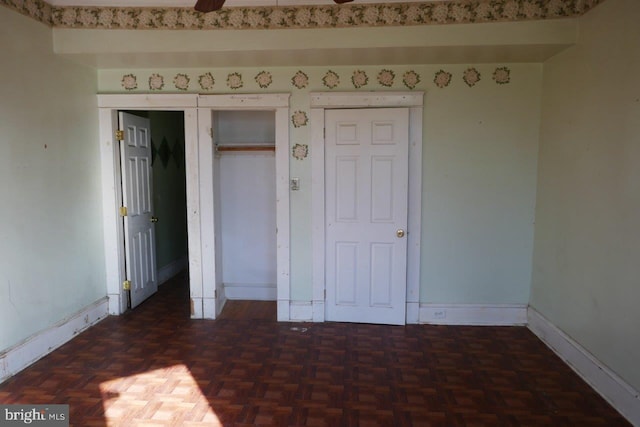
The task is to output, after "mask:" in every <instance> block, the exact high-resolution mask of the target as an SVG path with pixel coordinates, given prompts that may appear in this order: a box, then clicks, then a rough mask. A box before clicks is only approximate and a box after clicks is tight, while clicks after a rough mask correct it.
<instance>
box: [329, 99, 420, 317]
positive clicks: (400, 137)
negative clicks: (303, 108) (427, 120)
mask: <svg viewBox="0 0 640 427" xmlns="http://www.w3.org/2000/svg"><path fill="white" fill-rule="evenodd" d="M325 114H326V115H325V168H326V171H325V181H326V182H325V192H326V194H325V198H326V200H325V207H326V215H325V220H326V224H325V232H326V258H325V259H326V319H327V320H330V321H345V322H360V323H383V324H396V325H402V324H405V310H406V289H407V285H406V283H407V282H406V273H407V239H406V233H407V230H406V227H407V202H408V198H407V195H408V148H409V110H408V109H406V108H371V109H344V110H342V109H341V110H326V113H325Z"/></svg>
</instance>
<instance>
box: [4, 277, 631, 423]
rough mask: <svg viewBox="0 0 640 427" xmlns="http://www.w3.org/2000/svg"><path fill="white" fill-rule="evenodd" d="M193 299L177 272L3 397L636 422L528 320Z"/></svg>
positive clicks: (278, 413)
mask: <svg viewBox="0 0 640 427" xmlns="http://www.w3.org/2000/svg"><path fill="white" fill-rule="evenodd" d="M188 298H189V292H188V287H187V284H186V278H185V276H184V275H182V276H179V277H178V278H177V279H176V280H173V281H171V282H169V283H167V284H165V285H163V286H161V288H160V291H159V292H158V294H157V295H155V296H153V297H152V298H151V299H150V300H148V301H146V302H145V303H143V304H142V305H141V306H139V307H138V308H137V309H136V310H134V311H131V312H129V313H127V314H125V315H123V316H119V317H109V318H107V319H105V320H104V321H102V322H100V323H99V324H98V325H96V326H94V327H93V328H91V329H89V330H88V331H85V332H84V333H82V334H80V335H78V336H77V337H76V338H74V339H73V340H72V341H70V342H69V343H67V344H65V345H64V346H62V347H61V348H59V349H58V350H56V351H54V352H53V353H51V354H50V355H48V356H47V357H45V358H44V359H42V360H40V361H39V362H37V363H35V364H34V365H32V366H31V367H29V368H27V369H26V370H24V371H23V372H21V373H20V374H18V375H16V376H15V377H13V378H11V379H9V380H8V381H6V382H5V383H4V384H1V385H0V403H33V404H36V403H44V404H46V403H65V404H69V405H70V418H71V425H73V426H80V427H85V426H86V427H92V426H95V427H102V426H127V427H128V426H216V425H225V426H257V425H262V426H303V425H306V426H425V427H426V426H446V427H454V426H467V427H470V426H581V427H582V426H607V427H610V426H628V425H629V424H628V423H627V422H626V421H625V420H624V419H623V418H622V417H621V416H620V415H619V414H618V413H617V412H616V411H615V410H613V409H612V408H611V407H610V406H609V405H608V404H607V403H606V402H605V401H604V400H603V399H602V398H601V397H600V396H599V395H598V394H596V393H595V391H593V390H592V389H591V388H589V386H588V385H587V384H585V383H584V382H583V381H582V380H581V379H580V378H579V377H578V376H577V375H575V374H574V373H573V372H572V371H571V369H570V368H569V367H568V366H567V365H565V364H564V363H563V362H562V361H561V360H560V359H559V358H558V357H556V356H555V355H554V354H553V353H552V352H551V351H550V350H549V349H548V348H547V347H546V346H545V345H544V344H543V343H542V342H540V341H539V340H538V339H537V338H536V337H535V336H534V335H533V334H532V333H531V332H530V331H529V330H527V329H526V328H523V327H453V326H427V325H407V326H381V325H368V324H346V323H322V324H310V323H306V324H299V323H277V322H276V321H275V319H274V318H272V317H271V318H268V319H264V318H261V319H256V318H251V317H252V316H251V315H249V316H248V317H249V318H246V319H242V318H241V316H239V314H241V313H242V312H243V311H244V312H246V313H250V312H251V311H252V310H251V308H250V307H251V304H246V305H245V306H244V307H243V308H236V309H234V310H235V311H234V310H232V311H231V312H230V313H228V314H227V318H224V317H225V316H223V318H222V319H217V320H215V321H207V320H204V321H203V320H190V319H189V301H188ZM230 307H231V306H230ZM269 310H272V313H273V309H268V308H267V306H266V305H265V306H264V307H262V308H258V309H256V310H255V311H254V315H255V316H257V317H259V316H263V315H265V313H267V312H269ZM257 313H261V314H259V315H258V314H257Z"/></svg>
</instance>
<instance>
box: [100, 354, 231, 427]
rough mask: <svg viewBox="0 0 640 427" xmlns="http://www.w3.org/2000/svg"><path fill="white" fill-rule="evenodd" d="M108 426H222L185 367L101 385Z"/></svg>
mask: <svg viewBox="0 0 640 427" xmlns="http://www.w3.org/2000/svg"><path fill="white" fill-rule="evenodd" d="M100 392H101V393H102V403H103V407H104V417H105V421H106V424H107V426H125V425H126V426H208V427H212V426H222V423H221V422H220V420H219V419H218V417H217V416H216V414H215V412H214V411H213V409H212V408H211V406H210V404H209V401H208V400H207V398H206V397H205V396H204V395H203V394H202V392H201V391H200V387H199V385H198V382H197V381H196V380H195V379H194V378H193V375H192V374H191V372H190V371H189V368H187V367H186V366H185V365H183V364H179V365H173V366H168V367H165V368H160V369H155V370H150V371H147V372H143V373H140V374H135V375H131V376H127V377H121V378H116V379H113V380H109V381H104V382H102V383H100Z"/></svg>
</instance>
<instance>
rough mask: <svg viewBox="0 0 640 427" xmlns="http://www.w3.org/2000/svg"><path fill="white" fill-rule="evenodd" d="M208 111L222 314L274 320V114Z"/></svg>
mask: <svg viewBox="0 0 640 427" xmlns="http://www.w3.org/2000/svg"><path fill="white" fill-rule="evenodd" d="M211 113H212V139H213V155H214V156H213V157H214V158H213V163H214V164H213V171H214V177H213V181H214V218H215V236H216V251H215V254H216V262H215V264H216V266H217V267H216V275H217V276H218V277H217V280H216V282H217V283H218V284H219V286H218V291H219V292H220V291H221V292H222V294H223V296H224V301H225V303H224V308H223V311H222V317H228V316H229V314H230V313H233V316H234V317H241V318H242V317H245V318H249V317H251V318H254V317H255V316H256V315H260V316H264V317H265V320H266V319H267V318H269V319H270V318H272V319H273V320H275V318H276V303H275V301H276V300H277V226H276V220H277V215H276V199H277V198H276V157H275V146H276V113H275V111H273V110H271V111H265V110H256V111H253V110H231V111H226V110H214V111H212V112H211ZM258 301H260V302H259V303H258ZM267 301H268V303H267Z"/></svg>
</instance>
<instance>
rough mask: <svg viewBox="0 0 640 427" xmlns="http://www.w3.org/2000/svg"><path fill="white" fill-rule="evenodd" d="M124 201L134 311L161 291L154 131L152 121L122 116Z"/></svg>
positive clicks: (128, 268) (126, 115) (121, 148)
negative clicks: (152, 144) (153, 166)
mask: <svg viewBox="0 0 640 427" xmlns="http://www.w3.org/2000/svg"><path fill="white" fill-rule="evenodd" d="M119 120H120V129H121V130H123V131H124V135H123V137H124V140H123V141H121V142H120V144H121V145H120V153H121V165H122V199H123V205H124V206H125V207H126V215H125V216H124V237H125V259H126V274H127V280H128V281H129V282H130V286H131V308H134V307H136V306H137V305H139V304H140V303H141V302H142V301H144V300H145V299H147V298H149V296H151V295H152V294H154V293H155V292H156V291H157V290H158V279H157V272H156V253H155V252H156V243H155V227H154V223H155V222H156V221H157V218H155V217H154V216H153V181H152V174H151V129H150V125H149V119H147V118H144V117H138V116H134V115H132V114H128V113H124V112H120V113H119Z"/></svg>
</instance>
